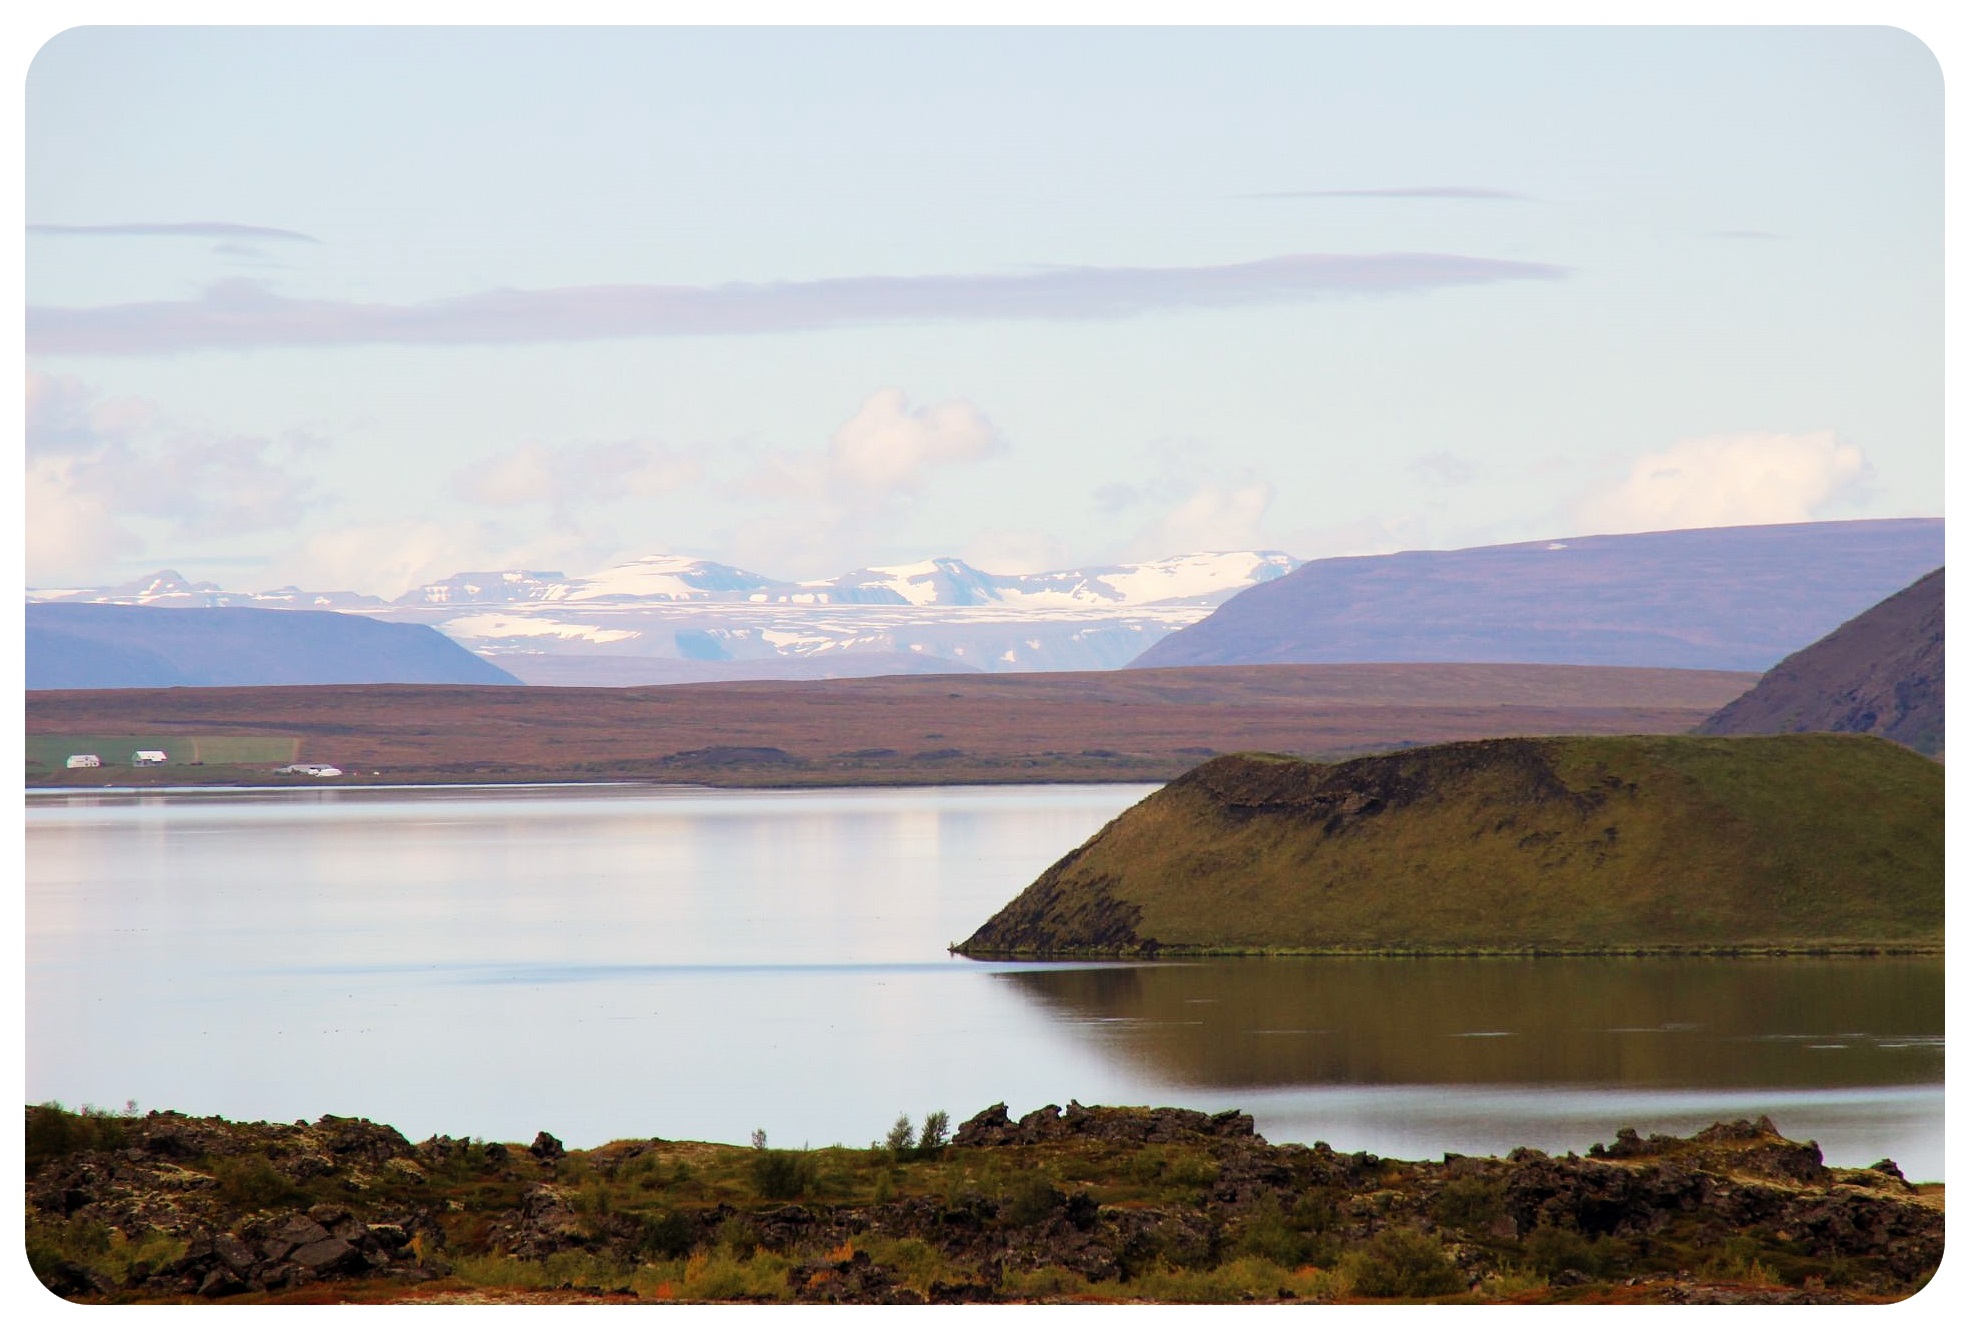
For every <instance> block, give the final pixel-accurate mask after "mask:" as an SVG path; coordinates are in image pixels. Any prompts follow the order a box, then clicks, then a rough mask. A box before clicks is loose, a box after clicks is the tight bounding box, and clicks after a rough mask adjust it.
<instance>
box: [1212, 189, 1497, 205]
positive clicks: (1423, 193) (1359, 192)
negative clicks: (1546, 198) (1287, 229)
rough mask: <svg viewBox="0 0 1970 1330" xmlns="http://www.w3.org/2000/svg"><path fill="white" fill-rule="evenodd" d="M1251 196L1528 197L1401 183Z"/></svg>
mask: <svg viewBox="0 0 1970 1330" xmlns="http://www.w3.org/2000/svg"><path fill="white" fill-rule="evenodd" d="M1245 197H1246V198H1251V199H1504V200H1509V201H1511V202H1514V203H1528V202H1530V201H1531V196H1530V195H1527V194H1515V193H1513V192H1512V191H1511V190H1509V189H1486V188H1484V187H1483V186H1480V185H1404V186H1400V187H1397V188H1394V189H1289V190H1277V191H1274V192H1272V193H1269V194H1247V195H1246V196H1245Z"/></svg>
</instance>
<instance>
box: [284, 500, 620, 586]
mask: <svg viewBox="0 0 1970 1330" xmlns="http://www.w3.org/2000/svg"><path fill="white" fill-rule="evenodd" d="M594 557H595V553H594V548H593V545H592V542H589V541H586V540H584V539H583V538H581V537H579V536H576V535H574V534H571V533H565V532H563V533H550V534H548V535H545V536H540V537H537V538H534V539H531V540H523V539H518V538H516V537H515V535H514V533H513V532H512V531H510V530H508V529H507V528H505V527H502V526H496V525H493V524H490V523H485V522H437V521H431V520H429V519H423V518H402V519H398V520H395V521H385V522H363V523H355V524H352V525H349V526H342V527H336V528H334V529H332V530H328V531H321V532H317V533H316V534H314V535H312V536H310V537H309V538H308V539H307V540H305V541H303V542H302V543H301V544H300V545H299V547H297V548H295V549H294V550H292V551H290V552H289V553H288V554H287V555H286V556H284V557H282V558H281V559H279V560H277V562H276V565H275V570H274V574H273V576H274V577H275V579H276V580H281V581H286V582H290V583H293V584H295V585H298V586H302V587H305V588H307V589H309V590H327V589H332V590H338V591H341V590H347V591H361V592H366V593H368V594H369V595H374V596H386V597H395V596H400V595H402V594H403V593H404V592H406V591H409V590H410V589H411V588H413V587H418V586H422V585H424V584H425V583H426V582H435V581H439V580H442V579H443V578H447V577H450V576H452V575H453V574H454V573H461V572H476V571H488V572H490V571H495V570H503V569H509V568H532V569H551V570H558V571H566V570H567V569H568V568H570V567H572V568H577V569H579V568H585V567H587V566H588V564H589V562H590V561H591V560H592V559H593V558H594Z"/></svg>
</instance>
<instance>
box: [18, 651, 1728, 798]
mask: <svg viewBox="0 0 1970 1330" xmlns="http://www.w3.org/2000/svg"><path fill="white" fill-rule="evenodd" d="M1750 678H1751V677H1750V676H1749V675H1746V674H1741V673H1733V672H1726V671H1713V670H1656V669H1623V668H1607V667H1589V666H1566V665H1534V666H1526V665H1260V666H1240V667H1205V668H1192V669H1171V670H1127V671H1109V672H1096V671H1087V672H1079V673H1071V674H1026V675H976V674H970V675H945V676H915V677H891V678H878V679H837V680H827V681H814V682H770V683H766V682H752V683H723V684H693V685H673V686H668V687H652V688H511V687H506V688H496V687H488V688H462V687H450V688H446V687H417V686H388V687H315V688H178V689H147V690H129V691H114V692H110V691H99V692H50V693H30V694H29V695H28V699H27V732H28V735H29V739H30V746H31V747H34V746H36V745H37V740H36V736H117V735H130V736H155V737H159V738H163V737H167V736H171V735H183V736H203V737H206V738H211V739H217V738H231V739H237V738H240V737H245V736H271V737H285V738H291V739H294V740H296V741H298V752H297V753H296V756H294V757H286V758H284V759H283V760H287V761H294V760H299V761H308V762H332V763H335V764H337V765H339V766H342V767H344V768H347V769H350V770H351V771H352V772H353V771H354V770H355V769H356V768H358V767H360V768H361V769H362V771H363V778H371V777H369V775H368V773H369V772H372V771H374V772H379V773H381V775H380V776H379V777H375V779H384V780H389V779H397V780H438V779H452V780H457V779H500V780H524V779H550V778H553V779H588V780H598V779H611V778H617V779H620V778H645V779H650V778H654V779H663V780H678V781H691V782H696V783H703V784H717V785H743V784H854V783H860V782H891V781H902V782H937V783H956V782H965V781H981V780H983V781H1006V780H1166V779H1169V778H1170V777H1173V776H1176V775H1178V774H1180V773H1181V772H1183V771H1185V770H1188V769H1189V768H1190V767H1192V766H1195V765H1196V764H1197V763H1198V762H1199V761H1201V760H1202V759H1204V758H1207V757H1209V756H1211V755H1212V753H1213V752H1232V751H1238V750H1247V749H1254V748H1263V749H1267V750H1270V751H1274V752H1290V753H1298V754H1304V755H1308V756H1323V757H1335V756H1342V755H1346V754H1350V753H1359V752H1364V751H1369V750H1374V749H1386V748H1395V747H1402V746H1405V745H1416V744H1426V743H1438V742H1442V741H1445V740H1450V739H1470V738H1481V737H1487V736H1493V735H1504V734H1561V733H1576V734H1577V733H1599V734H1634V733H1656V734H1665V733H1675V732H1679V731H1682V730H1686V729H1688V728H1689V727H1690V726H1691V725H1694V724H1696V723H1697V722H1698V721H1700V720H1701V719H1702V718H1703V717H1704V716H1706V715H1708V714H1709V713H1710V712H1711V711H1713V710H1715V709H1716V708H1717V707H1718V706H1719V705H1721V704H1722V703H1723V702H1724V701H1726V700H1728V699H1729V698H1731V697H1733V696H1735V695H1736V694H1737V693H1739V692H1741V691H1742V690H1743V689H1744V688H1745V687H1746V686H1747V685H1748V684H1749V682H1750ZM163 746H164V747H166V748H170V747H171V745H170V744H168V743H167V744H164V745H163ZM38 747H39V748H40V749H42V750H49V745H48V744H47V743H40V744H39V745H38ZM49 751H52V750H49ZM63 751H97V750H96V749H93V748H78V749H73V750H63ZM101 751H103V752H104V753H111V752H117V751H122V752H128V751H129V748H128V747H122V748H120V749H119V748H117V747H115V746H110V745H104V746H103V747H102V748H101ZM45 760H47V759H45V758H44V761H45ZM54 760H55V761H57V762H58V761H59V758H58V757H57V758H56V759H54ZM263 774H264V769H263ZM215 775H219V776H222V777H223V778H227V779H238V778H239V777H238V775H236V774H230V773H222V772H216V771H214V770H212V769H211V768H204V769H196V768H193V769H185V768H173V767H161V768H146V769H144V770H143V771H137V770H133V769H132V768H129V767H120V768H114V769H111V768H105V769H103V770H101V771H96V772H88V771H81V772H65V771H61V770H58V769H57V770H50V769H48V768H47V767H46V766H45V765H44V766H42V767H40V768H34V769H30V772H29V777H30V779H31V780H33V781H34V782H36V783H63V782H75V783H83V784H102V783H103V782H104V780H105V779H110V778H113V779H115V780H116V781H118V782H127V781H131V780H134V779H138V778H146V779H162V780H166V781H169V780H173V779H176V780H179V781H183V780H187V779H209V778H211V777H212V776H215ZM300 779H302V780H307V779H310V778H307V777H302V778H300Z"/></svg>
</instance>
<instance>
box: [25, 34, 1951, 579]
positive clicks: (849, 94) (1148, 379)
mask: <svg viewBox="0 0 1970 1330" xmlns="http://www.w3.org/2000/svg"><path fill="white" fill-rule="evenodd" d="M27 95H28V153H27V168H28V169H27V191H26V203H27V209H26V211H27V218H28V221H29V222H30V224H34V225H38V227H39V228H40V229H31V231H30V235H29V237H28V250H27V253H28V269H27V292H28V299H29V303H30V306H31V307H32V310H31V316H30V337H29V351H30V374H31V376H32V378H31V384H30V437H29V458H28V462H29V477H28V494H29V500H30V511H31V513H32V514H33V516H32V518H31V521H30V530H29V557H28V576H29V580H30V582H31V583H34V584H38V585H54V584H60V583H69V584H73V583H77V582H102V581H111V580H120V579H123V578H127V577H129V576H132V575H134V574H136V573H139V572H143V571H148V570H149V569H152V568H156V567H159V566H165V565H169V566H174V567H177V568H178V569H180V570H181V571H183V572H185V573H187V574H190V575H192V576H195V577H209V578H211V579H213V580H216V581H219V582H222V583H223V584H225V585H227V586H228V587H233V588H237V589H247V590H253V589H263V588H266V587H271V586H273V585H276V584H279V583H284V582H298V583H300V584H302V585H304V586H308V587H311V588H319V589H329V588H334V589H354V590H364V591H375V592H381V593H394V592H396V591H399V590H402V589H403V588H404V587H406V586H408V585H410V584H412V583H413V582H415V581H418V580H424V579H428V578H432V577H437V576H442V575H445V574H448V573H451V572H456V571H461V570H464V569H468V568H473V569H478V568H489V567H501V566H506V567H511V566H528V567H535V568H557V569H561V570H563V571H566V572H569V573H581V572H586V571H590V570H592V569H593V568H595V567H597V566H600V565H601V564H603V563H606V562H609V561H611V560H613V559H615V558H618V557H623V556H627V555H634V554H639V553H645V552H655V551H660V550H671V551H677V552H681V553H688V554H694V555H701V556H705V557H710V558H716V559H721V560H724V561H726V562H733V563H738V564H741V565H743V566H747V567H751V568H754V569H756V570H758V571H761V572H765V573H769V574H774V575H780V576H792V575H824V574H832V573H836V572H840V571H843V570H845V569H847V568H849V567H853V566H856V565H859V564H866V563H872V562H898V561H904V560H910V559H916V558H922V557H927V556H932V555H940V554H956V555H960V556H964V557H968V558H971V559H972V560H973V561H974V562H977V563H979V564H980V565H981V566H984V567H987V568H990V569H994V570H1006V571H1012V570H1017V569H1020V568H1028V569H1030V568H1037V567H1042V566H1067V565H1071V564H1074V563H1087V562H1100V561H1109V560H1116V559H1121V558H1130V557H1143V556H1148V555H1154V554H1169V553H1177V552H1180V551H1182V550H1187V549H1193V548H1231V547H1247V546H1264V547H1271V548H1281V549H1286V550H1288V551H1290V552H1292V553H1294V554H1297V555H1300V556H1302V557H1317V556H1321V555H1328V554H1346V553H1367V552H1378V551H1383V550H1388V549H1394V548H1403V547H1415V546H1455V545H1464V544H1474V543H1484V542H1489V541H1496V540H1512V539H1531V538H1537V537H1544V536H1556V535H1564V534H1573V533H1580V532H1585V531H1589V530H1611V529H1623V528H1625V529H1643V528H1650V527H1660V526H1677V525H1707V524H1713V523H1717V522H1734V521H1774V520H1799V519H1802V518H1807V517H1855V516H1901V515H1912V514H1922V515H1932V514H1937V513H1940V512H1941V508H1942V498H1941V483H1942V438H1941V418H1942V417H1941V410H1942V377H1941V334H1940V329H1941V295H1942V293H1941V271H1942V232H1941V178H1942V156H1941V132H1942V118H1941V79H1940V76H1939V73H1938V71H1937V68H1936V65H1935V62H1934V61H1933V59H1932V58H1931V57H1930V55H1929V54H1928V52H1927V51H1926V49H1925V48H1923V47H1922V46H1921V44H1920V43H1918V42H1917V41H1916V40H1915V39H1913V38H1912V37H1909V36H1907V35H1906V34H1903V33H1900V32H1898V31H1895V30H1892V29H1881V28H1875V29H1869V28H1844V29H1693V28H1691V29H1486V30H1457V29H1317V28H1315V29H1288V30H1278V29H1274V30H1254V29H1239V30H1208V29H1207V30H1195V29H1158V30H1144V31H1131V30H1113V29H1101V30H1024V29H997V30H936V31H914V30H895V29H889V30H884V29H830V30H771V29H768V30H730V31H725V30H676V29H636V30H596V29H582V30H551V29H548V30H542V29H533V30H528V29H504V30H463V29H335V30H323V29H250V30H249V29H230V30H228V29H102V28H98V29H79V30H73V31H70V32H68V33H65V34H63V35H62V36H60V37H57V38H56V39H55V40H54V41H52V42H51V43H50V44H49V45H48V46H47V47H46V48H44V49H43V51H42V52H41V54H40V56H39V57H38V58H37V60H36V61H35V64H34V66H33V69H32V71H31V74H30V77H29V80H28V88H27ZM193 223H196V224H208V225H203V226H187V225H185V224H193ZM209 224H221V225H218V226H216V227H214V226H212V225H209ZM65 228H66V229H65ZM90 228H93V229H90ZM174 228H175V229H174ZM237 228H266V229H267V230H269V231H271V232H286V233H291V234H257V233H254V232H251V231H245V230H240V229H237ZM1304 256H1319V257H1315V258H1307V257H1304ZM593 288H608V289H603V290H596V289H593ZM717 329H738V330H734V331H713V330H717Z"/></svg>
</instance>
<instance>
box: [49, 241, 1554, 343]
mask: <svg viewBox="0 0 1970 1330" xmlns="http://www.w3.org/2000/svg"><path fill="white" fill-rule="evenodd" d="M1567 272H1568V270H1567V269H1565V268H1561V267H1556V266H1554V265H1552V264H1546V263H1521V262H1516V261H1512V260H1507V259H1484V258H1471V257H1467V256H1464V255H1458V254H1287V255H1281V256H1279V257H1276V258H1269V259H1259V260H1257V261H1255V262H1251V263H1232V264H1223V265H1219V266H1214V267H1193V268H1051V269H1045V270H1042V271H1039V272H1033V273H1022V274H1012V275H973V276H929V277H843V278H832V279H828V280H824V281H812V282H767V283H756V284H755V283H735V284H730V285H722V286H575V287H558V288H550V289H546V290H539V291H486V292H479V293H475V294H473V295H466V296H455V297H452V298H449V299H445V300H433V301H427V302H425V303H422V304H416V305H381V304H355V303H350V302H344V301H329V300H294V299H289V298H287V297H285V296H278V295H274V294H272V293H270V292H267V291H265V290H263V289H261V288H260V287H258V286H256V285H254V284H252V283H250V282H246V281H241V280H237V279H235V280H233V281H229V282H222V283H218V284H215V285H214V286H212V287H210V288H208V289H207V290H206V292H205V294H204V295H203V296H201V297H200V298H199V299H197V300H183V301H156V302H149V303H141V304H126V305H98V306H91V307H86V308H57V307H47V306H42V307H30V308H29V309H28V311H27V345H28V350H29V351H31V352H34V353H38V354H42V355H126V356H128V355H168V354H172V353H174V352H181V351H196V350H206V349H212V348H242V349H244V348H252V347H325V346H363V345H374V344H395V345H430V346H459V345H485V344H515V343H526V342H570V341H588V340H596V339H601V338H620V337H690V336H712V335H721V334H724V335H731V334H745V333H778V332H803V331H813V330H818V329H825V328H849V327H862V326H868V325H871V324H883V323H912V322H914V323H928V322H952V321H973V320H988V319H1119V318H1129V317H1132V316H1135V315H1140V314H1151V313H1162V312H1172V311H1179V310H1194V309H1220V308H1228V307H1232V306H1239V305H1259V304H1279V303H1286V302H1292V301H1304V300H1314V299H1319V298H1323V297H1333V296H1376V295H1399V294H1413V293H1419V292H1427V291H1433V290H1438V289H1441V288H1444V287H1453V286H1473V285H1480V284H1485V283H1491V282H1506V281H1557V280H1559V279H1562V278H1564V277H1565V276H1566V275H1567Z"/></svg>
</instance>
